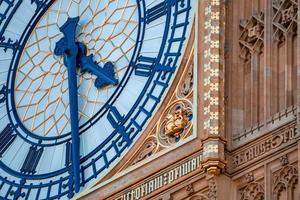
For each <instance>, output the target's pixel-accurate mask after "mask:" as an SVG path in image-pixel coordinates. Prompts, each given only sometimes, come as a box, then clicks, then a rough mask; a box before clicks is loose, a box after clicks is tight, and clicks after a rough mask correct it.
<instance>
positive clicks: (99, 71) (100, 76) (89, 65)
mask: <svg viewBox="0 0 300 200" xmlns="http://www.w3.org/2000/svg"><path fill="white" fill-rule="evenodd" d="M77 62H78V64H79V66H80V68H81V70H82V71H83V72H85V71H86V72H89V73H91V74H93V75H95V76H97V79H96V81H95V86H96V87H97V88H102V87H104V86H107V85H117V84H118V79H116V78H115V74H114V65H113V63H111V62H107V63H105V65H104V67H103V68H102V67H100V66H99V65H98V64H96V63H95V62H94V60H93V55H89V56H86V49H85V46H84V45H83V44H81V43H79V52H78V60H77Z"/></svg>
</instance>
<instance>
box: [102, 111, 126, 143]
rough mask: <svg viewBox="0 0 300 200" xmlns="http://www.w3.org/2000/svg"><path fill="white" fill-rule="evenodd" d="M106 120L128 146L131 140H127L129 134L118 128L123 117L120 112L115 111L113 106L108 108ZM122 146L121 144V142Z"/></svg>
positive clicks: (122, 127) (122, 128)
mask: <svg viewBox="0 0 300 200" xmlns="http://www.w3.org/2000/svg"><path fill="white" fill-rule="evenodd" d="M107 119H108V121H109V122H110V124H111V125H112V127H113V128H114V129H117V130H118V133H119V134H121V135H122V137H123V142H126V143H127V144H128V145H129V144H130V143H131V139H130V138H129V134H128V133H126V131H125V127H124V126H120V125H121V123H122V121H123V120H124V115H123V116H122V115H121V114H120V112H119V111H118V110H117V108H116V107H115V106H112V107H111V108H110V111H109V112H108V115H107ZM121 144H122V142H121Z"/></svg>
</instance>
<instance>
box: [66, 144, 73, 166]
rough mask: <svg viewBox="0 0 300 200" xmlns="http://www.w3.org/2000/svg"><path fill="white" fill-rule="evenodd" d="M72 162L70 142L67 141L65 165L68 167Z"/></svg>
mask: <svg viewBox="0 0 300 200" xmlns="http://www.w3.org/2000/svg"><path fill="white" fill-rule="evenodd" d="M71 162H72V144H71V142H68V143H67V144H66V161H65V166H66V167H68V166H69V165H70V164H71Z"/></svg>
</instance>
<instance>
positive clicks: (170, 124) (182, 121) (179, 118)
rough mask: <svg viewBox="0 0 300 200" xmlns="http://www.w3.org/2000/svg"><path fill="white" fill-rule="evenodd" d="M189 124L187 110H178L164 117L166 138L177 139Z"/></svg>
mask: <svg viewBox="0 0 300 200" xmlns="http://www.w3.org/2000/svg"><path fill="white" fill-rule="evenodd" d="M188 123H189V118H188V113H187V110H185V109H183V108H178V109H177V110H175V111H174V112H173V113H171V114H168V115H167V117H166V125H165V134H166V136H167V137H176V138H177V137H179V136H180V134H181V133H182V132H183V131H184V128H185V127H186V126H187V124H188Z"/></svg>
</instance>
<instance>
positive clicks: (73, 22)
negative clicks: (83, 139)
mask: <svg viewBox="0 0 300 200" xmlns="http://www.w3.org/2000/svg"><path fill="white" fill-rule="evenodd" d="M78 21H79V17H75V18H69V19H68V20H67V21H66V22H65V24H64V25H63V26H62V27H60V31H61V32H62V33H63V34H64V37H63V38H62V39H61V40H60V41H59V42H57V43H56V46H55V50H54V54H55V55H57V56H61V55H63V56H64V64H65V65H66V67H67V68H68V83H69V102H70V117H71V135H72V169H73V171H72V175H73V176H74V183H75V192H78V191H79V190H80V162H79V153H80V152H79V147H80V145H79V133H78V132H79V127H78V94H77V74H76V67H77V55H78V49H79V48H78V45H77V44H76V42H75V37H76V36H75V34H76V27H77V24H78Z"/></svg>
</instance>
